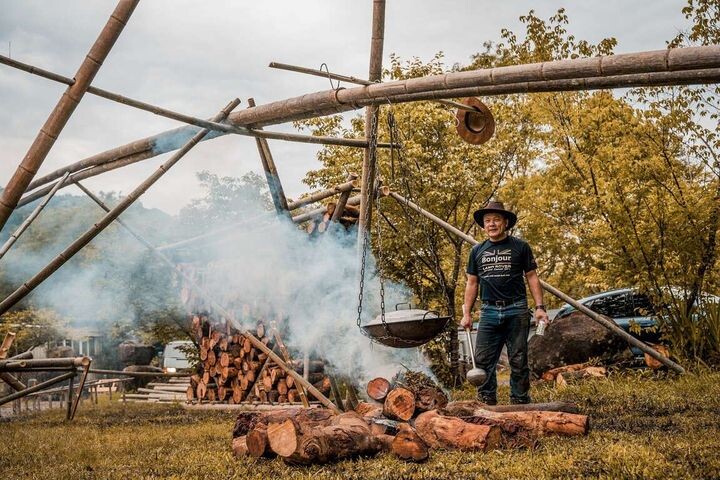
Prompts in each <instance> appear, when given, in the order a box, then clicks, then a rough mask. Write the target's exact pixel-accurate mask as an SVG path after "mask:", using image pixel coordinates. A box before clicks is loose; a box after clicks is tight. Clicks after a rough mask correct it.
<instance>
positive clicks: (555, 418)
mask: <svg viewBox="0 0 720 480" xmlns="http://www.w3.org/2000/svg"><path fill="white" fill-rule="evenodd" d="M430 390H432V387H430V386H429V385H427V384H425V385H422V386H421V387H420V388H419V389H418V385H417V384H415V385H412V384H408V383H404V384H402V385H401V384H399V383H398V384H395V385H394V384H393V383H392V382H390V381H388V380H386V379H383V378H376V379H374V380H372V381H370V382H369V383H368V388H367V393H368V396H369V397H371V400H370V401H369V402H360V404H359V405H358V406H357V408H356V409H355V410H354V411H349V412H345V413H341V414H339V415H336V414H334V413H333V412H331V411H330V410H326V409H292V410H283V411H275V412H272V413H259V412H244V413H242V414H240V416H239V417H238V419H237V421H236V423H235V428H234V430H233V452H234V454H235V455H236V456H245V455H250V456H253V457H281V458H282V459H283V460H284V461H286V462H288V463H291V464H315V463H326V462H330V461H335V460H340V459H343V458H348V457H353V456H357V455H374V454H377V453H379V452H391V453H392V454H394V455H395V456H397V457H398V458H401V459H403V460H406V461H413V462H422V461H425V460H427V459H428V458H429V455H430V452H431V450H434V449H459V450H466V451H487V450H491V449H498V448H516V447H533V446H534V445H535V444H536V441H537V439H538V438H539V437H542V436H546V435H584V434H586V433H587V432H588V429H589V419H588V417H587V416H586V415H580V414H578V409H577V406H575V405H574V404H571V403H564V402H554V403H546V404H528V405H509V406H489V405H485V404H483V403H480V402H477V401H463V402H450V403H448V402H447V397H446V396H445V395H444V393H443V392H442V391H441V390H440V389H437V388H436V391H435V392H432V393H431V391H430Z"/></svg>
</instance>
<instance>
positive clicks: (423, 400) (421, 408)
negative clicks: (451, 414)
mask: <svg viewBox="0 0 720 480" xmlns="http://www.w3.org/2000/svg"><path fill="white" fill-rule="evenodd" d="M447 404H448V398H447V395H445V392H443V391H442V390H440V389H438V388H435V387H424V388H421V389H420V390H419V391H417V392H415V411H416V412H427V411H430V410H436V409H438V408H443V407H445V406H446V405H447Z"/></svg>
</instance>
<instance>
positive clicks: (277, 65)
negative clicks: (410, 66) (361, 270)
mask: <svg viewBox="0 0 720 480" xmlns="http://www.w3.org/2000/svg"><path fill="white" fill-rule="evenodd" d="M1 62H2V55H0V63H1ZM268 67H270V68H277V69H280V70H287V71H290V72H297V73H306V74H308V75H314V76H316V77H323V78H329V79H332V80H338V81H342V82H348V83H354V84H356V85H366V86H367V85H372V84H373V82H371V81H369V80H363V79H361V78H357V77H350V76H347V75H339V74H337V73H333V72H324V71H322V70H316V69H314V68H307V67H299V66H297V65H289V64H287V63H279V62H270V64H269V65H268ZM433 101H434V102H436V103H439V104H441V105H445V106H447V107H453V108H459V109H460V110H467V111H468V112H476V111H477V110H475V109H474V108H473V107H470V106H468V105H465V104H464V103H460V102H455V101H453V100H433Z"/></svg>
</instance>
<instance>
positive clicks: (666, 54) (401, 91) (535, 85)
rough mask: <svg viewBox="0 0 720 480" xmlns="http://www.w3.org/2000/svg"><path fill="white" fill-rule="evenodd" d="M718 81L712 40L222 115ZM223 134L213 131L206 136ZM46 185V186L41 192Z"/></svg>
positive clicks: (134, 147)
mask: <svg viewBox="0 0 720 480" xmlns="http://www.w3.org/2000/svg"><path fill="white" fill-rule="evenodd" d="M718 82H720V46H718V45H710V46H702V47H688V48H678V49H666V50H657V51H650V52H638V53H626V54H618V55H612V56H601V57H593V58H578V59H572V60H558V61H550V62H542V63H534V64H525V65H514V66H506V67H495V68H488V69H479V70H469V71H463V72H450V73H446V74H442V75H432V76H428V77H422V78H411V79H406V80H396V81H392V82H384V83H377V84H373V85H370V86H361V87H357V88H347V89H341V90H325V91H319V92H314V93H309V94H306V95H302V96H300V97H294V98H288V99H285V100H279V101H275V102H271V103H268V104H264V105H258V106H256V107H254V108H249V109H245V110H241V111H238V112H235V113H233V114H231V115H230V117H229V119H228V123H231V124H233V125H239V126H245V127H246V128H254V127H258V126H268V125H273V124H278V123H283V122H289V121H294V120H303V119H307V118H312V117H318V116H324V115H330V114H335V113H341V112H347V111H350V110H355V109H358V108H362V107H364V106H367V105H381V104H387V103H400V102H415V101H421V100H436V99H441V98H458V97H463V96H490V95H507V94H514V93H533V92H553V91H577V90H592V89H611V88H627V87H643V86H664V85H694V84H706V83H718ZM192 128H193V127H181V128H178V129H174V130H168V131H165V132H162V133H159V134H156V135H153V136H151V137H146V138H144V139H141V140H137V141H135V142H131V143H129V144H126V145H123V146H120V147H116V148H113V149H110V150H107V151H105V152H101V153H98V154H96V155H93V156H92V157H88V158H86V159H84V160H80V161H78V162H75V163H74V164H72V165H68V166H66V167H63V168H61V169H58V170H56V171H54V172H51V173H50V174H48V175H46V176H44V177H42V178H41V179H37V180H36V181H35V182H32V184H31V186H30V188H31V189H32V188H37V187H39V186H41V185H44V184H46V183H49V182H51V181H52V180H55V179H57V178H59V177H61V176H62V175H63V174H64V173H65V172H66V171H68V170H69V171H72V172H78V171H79V170H82V169H85V168H90V167H95V166H100V165H102V166H105V165H106V164H110V165H113V167H111V168H108V169H107V170H102V171H98V172H93V173H92V174H88V175H87V176H84V177H75V178H78V179H80V180H82V179H83V178H88V177H89V176H92V175H97V174H99V173H104V172H105V171H109V170H111V169H113V168H119V167H121V166H125V165H129V164H131V163H135V162H139V161H142V160H146V159H149V158H152V157H154V156H157V155H160V154H163V153H166V152H169V151H171V150H174V149H177V148H179V147H180V146H181V144H182V143H181V141H182V139H185V138H189V137H190V136H191V134H192V132H193V130H192ZM222 134H223V133H222V132H213V135H212V137H213V138H214V137H216V136H220V135H222ZM113 162H117V163H114V164H113ZM70 178H71V179H72V178H74V177H73V176H71V177H70ZM47 191H48V190H45V193H47ZM45 193H40V194H39V195H35V196H34V198H33V197H29V196H26V197H25V198H24V199H23V200H22V201H24V202H25V203H27V202H29V201H31V199H36V198H39V197H41V196H42V195H44V194H45ZM30 195H34V194H30Z"/></svg>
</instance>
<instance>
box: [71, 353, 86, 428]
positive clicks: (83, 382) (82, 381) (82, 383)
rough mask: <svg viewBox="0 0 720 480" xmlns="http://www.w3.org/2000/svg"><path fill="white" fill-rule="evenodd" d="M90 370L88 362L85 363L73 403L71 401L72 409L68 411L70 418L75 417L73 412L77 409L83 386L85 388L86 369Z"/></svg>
mask: <svg viewBox="0 0 720 480" xmlns="http://www.w3.org/2000/svg"><path fill="white" fill-rule="evenodd" d="M89 370H90V363H89V362H88V364H87V365H85V368H84V369H83V374H82V376H81V377H80V385H78V391H77V395H76V398H75V403H73V406H72V411H71V412H70V420H72V419H73V418H75V412H76V411H77V407H78V403H80V399H81V398H82V393H83V388H85V380H86V379H87V376H88V371H89Z"/></svg>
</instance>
